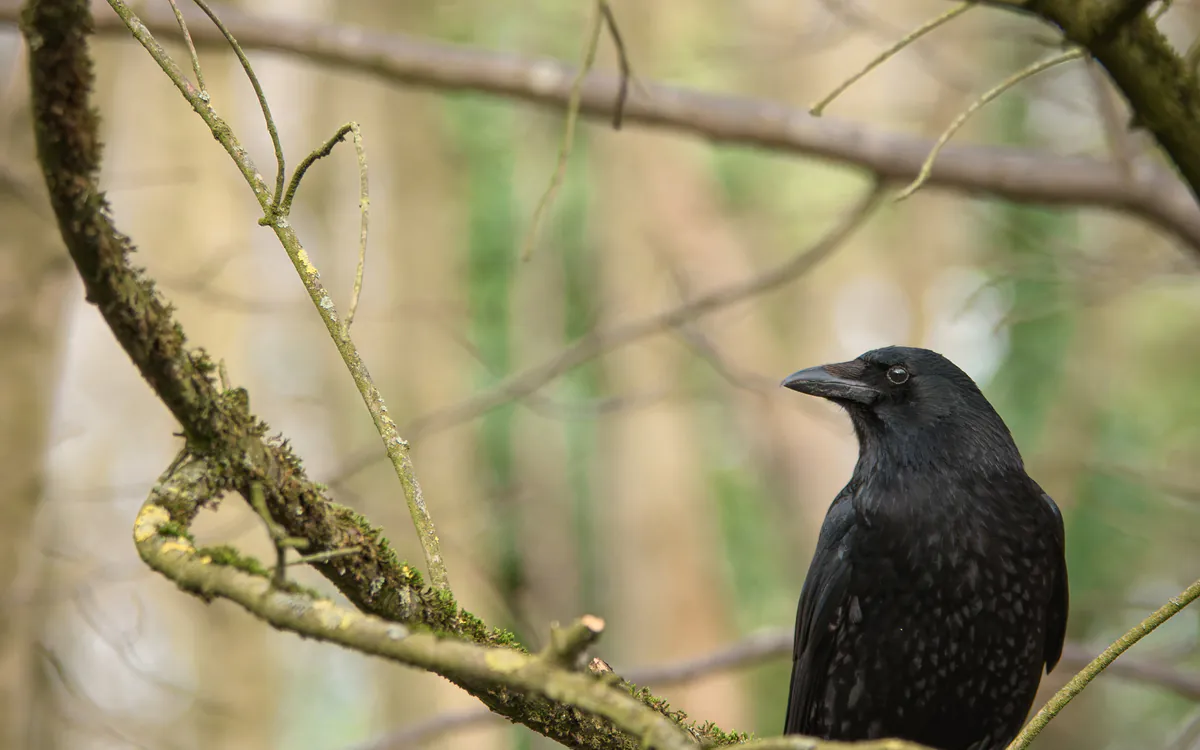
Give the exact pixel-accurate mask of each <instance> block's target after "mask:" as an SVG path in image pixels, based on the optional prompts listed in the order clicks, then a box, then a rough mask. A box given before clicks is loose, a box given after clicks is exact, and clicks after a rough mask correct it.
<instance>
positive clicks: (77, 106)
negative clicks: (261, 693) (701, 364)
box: [22, 0, 722, 750]
mask: <svg viewBox="0 0 1200 750" xmlns="http://www.w3.org/2000/svg"><path fill="white" fill-rule="evenodd" d="M91 25H92V19H91V16H90V12H89V6H88V3H87V2H86V1H85V0H33V2H31V3H30V5H29V7H28V9H27V10H26V11H25V13H24V15H23V19H22V32H23V33H24V35H25V37H26V39H27V40H28V42H29V51H30V52H29V70H30V76H31V79H32V80H31V84H32V85H31V87H30V89H31V104H32V114H33V121H34V130H35V138H36V142H37V151H38V162H39V165H40V166H41V169H42V172H43V176H44V179H45V181H46V185H47V188H48V191H49V196H50V203H51V206H52V208H53V209H54V213H55V216H56V218H57V220H58V226H59V232H60V234H61V235H62V238H63V241H64V243H65V244H66V247H67V250H68V252H69V254H70V256H71V259H72V260H73V261H74V263H75V265H76V268H77V270H78V272H79V275H80V277H81V279H82V281H83V284H84V289H85V291H86V294H87V298H88V300H89V301H90V302H91V303H92V304H95V305H96V306H97V308H98V310H99V312H100V313H101V315H102V316H103V317H104V320H105V322H106V323H107V324H108V326H109V328H110V329H111V330H112V331H113V334H114V335H115V337H116V338H117V341H118V342H119V343H120V344H121V346H122V348H124V349H125V351H126V353H127V354H128V356H129V357H130V359H131V360H132V361H133V363H134V364H135V365H136V366H137V367H138V369H139V371H140V372H141V373H142V375H143V377H145V379H146V380H147V382H148V383H149V384H150V386H151V387H152V388H153V389H154V391H155V393H156V394H157V395H158V397H159V398H160V399H161V400H162V401H163V403H164V404H165V405H166V406H167V408H168V409H169V410H170V411H171V413H172V414H173V415H174V416H175V418H176V419H178V420H179V422H180V424H181V425H182V427H183V431H184V434H185V437H186V438H187V448H186V451H185V452H184V453H183V454H181V456H180V459H179V460H178V461H177V462H176V465H175V466H173V468H178V469H181V470H182V468H183V467H186V466H189V465H191V464H193V463H196V464H199V463H203V464H204V465H205V466H206V467H212V471H213V473H212V474H211V475H209V474H207V473H206V474H205V475H204V477H205V478H204V482H203V483H194V484H193V486H191V487H190V489H187V490H186V491H185V490H184V489H182V488H181V487H180V486H179V485H177V484H171V485H164V486H163V487H162V488H161V490H160V491H159V492H156V495H155V503H156V504H155V505H153V506H152V507H151V509H150V510H148V511H147V513H149V514H150V515H146V516H143V517H141V518H140V521H139V527H138V528H139V531H138V534H137V537H138V539H137V541H138V543H139V548H140V551H141V552H142V554H143V555H144V556H145V557H147V558H149V559H151V560H155V561H157V562H155V563H154V564H155V565H157V566H162V568H163V569H164V570H172V571H174V572H175V574H177V575H176V580H177V582H180V583H181V584H183V585H184V586H185V587H190V588H191V590H193V591H196V592H198V593H201V594H205V592H207V595H209V596H214V595H218V594H221V595H228V596H230V597H232V598H233V599H234V600H235V601H239V602H241V603H243V604H244V605H250V606H248V608H250V609H251V610H252V611H254V609H253V608H254V607H259V606H261V607H266V608H267V609H262V610H259V612H258V613H259V614H260V615H262V614H265V613H268V612H269V613H270V615H271V617H272V618H273V619H272V622H273V623H274V624H277V625H279V626H281V627H292V629H293V630H296V631H297V632H303V633H306V634H309V635H313V636H314V637H316V636H317V635H318V633H317V632H316V631H315V630H313V628H317V627H318V626H320V624H321V622H320V620H321V618H328V617H330V616H332V615H337V617H336V618H335V619H336V622H335V623H334V624H335V625H338V624H342V623H350V624H355V623H368V624H366V625H362V627H363V628H365V630H363V629H357V630H355V632H356V633H358V634H359V636H361V637H364V638H367V639H368V640H371V639H372V638H373V639H374V640H375V642H377V643H386V642H388V640H389V639H392V638H394V637H397V636H398V635H400V634H403V633H405V632H408V630H409V628H400V629H398V630H390V629H389V628H397V627H398V626H397V625H395V624H393V625H387V624H385V623H383V621H384V620H386V621H388V622H390V623H404V624H405V625H408V626H412V627H417V628H421V629H422V630H427V631H429V632H428V633H427V634H423V635H422V636H421V639H422V642H424V641H425V640H430V641H435V642H436V643H438V644H440V645H438V646H436V647H434V646H431V648H435V649H440V650H437V653H441V654H447V653H450V654H459V655H460V656H462V658H463V659H466V660H467V661H465V662H463V664H462V665H460V666H461V668H462V670H463V671H462V679H463V684H464V686H465V687H467V689H468V690H471V689H472V687H471V685H472V684H473V685H474V691H475V692H474V693H473V694H475V695H477V697H479V698H480V699H481V700H482V701H483V702H484V703H485V705H487V706H488V707H489V708H491V709H492V710H493V711H496V712H497V713H499V714H501V715H504V716H507V717H509V718H511V719H513V720H516V721H520V722H522V723H524V724H525V725H526V726H529V727H531V728H533V729H534V730H535V731H538V732H540V733H542V734H544V735H546V736H548V737H551V738H552V739H556V740H559V741H562V742H564V743H567V744H569V745H571V746H573V747H586V748H627V749H628V750H632V749H633V748H636V747H639V746H640V745H641V739H642V738H641V737H640V736H630V735H629V734H627V733H626V732H625V731H623V730H621V729H620V728H618V726H617V725H616V724H614V723H613V722H611V721H609V720H607V719H597V718H594V717H591V716H589V715H586V714H584V713H581V712H580V711H579V710H578V709H577V708H575V707H574V706H571V705H568V704H563V703H561V702H558V699H557V698H556V697H555V696H554V695H547V696H546V697H539V695H540V693H539V694H535V695H532V696H525V695H523V694H522V693H521V691H520V689H513V690H508V689H495V690H491V691H490V692H489V690H488V685H489V684H493V685H494V674H493V677H491V678H489V677H486V674H485V671H486V670H485V667H487V666H488V665H487V664H486V663H485V664H483V666H480V663H479V662H478V658H482V657H481V656H480V655H481V654H486V653H493V652H492V651H487V652H485V651H482V650H478V648H477V646H471V645H470V644H469V643H467V642H468V641H473V642H474V643H475V644H479V645H486V646H493V647H495V646H507V647H508V648H507V649H505V650H502V651H498V652H496V653H502V654H505V656H502V657H491V658H492V659H497V658H498V659H499V661H500V663H501V665H504V664H508V665H510V666H511V667H512V669H513V671H514V672H515V673H517V674H518V680H517V681H516V682H513V683H512V685H513V687H514V688H521V686H526V687H530V689H531V690H534V692H535V693H536V691H537V690H541V689H544V688H545V687H546V685H548V684H549V683H546V684H545V685H544V686H543V688H533V687H531V686H533V685H534V684H535V683H534V682H524V680H525V678H524V677H519V675H520V674H525V675H527V676H530V677H529V679H531V680H533V679H534V678H533V677H532V676H531V675H535V674H536V673H537V672H538V670H545V669H548V667H545V666H542V667H537V668H534V669H526V666H525V665H528V664H529V663H530V661H529V660H531V659H533V657H529V656H527V655H524V654H523V653H522V652H521V651H520V650H519V649H518V648H516V647H513V645H512V636H511V635H510V634H507V633H504V632H502V631H493V630H490V629H489V628H487V627H486V626H485V625H484V623H483V622H482V621H480V620H479V619H478V618H476V617H474V616H473V615H471V614H470V613H468V612H466V611H463V610H460V609H459V608H458V606H457V604H456V603H455V601H454V599H453V597H452V596H450V595H449V593H448V592H445V591H434V590H431V589H430V588H428V587H427V586H425V585H424V583H423V582H422V580H421V576H420V574H419V573H417V572H416V571H415V570H414V569H413V568H412V567H411V566H409V565H406V564H404V563H402V562H400V561H399V560H398V559H397V558H396V557H395V554H394V553H393V552H392V551H391V549H390V548H389V546H388V544H387V542H386V540H384V539H382V537H381V535H380V532H379V530H378V529H377V528H375V527H373V526H371V525H370V523H369V522H368V521H367V520H366V519H364V518H362V517H361V516H359V515H357V514H355V513H353V512H352V511H351V510H349V509H348V508H344V507H341V506H338V505H335V504H334V503H332V502H331V501H330V500H329V499H328V497H327V496H326V495H325V494H324V490H323V489H322V488H320V487H319V486H317V485H315V484H314V483H312V482H311V481H310V480H309V479H308V477H307V476H306V474H305V471H304V468H303V466H302V465H301V463H300V461H299V459H297V457H296V456H295V455H294V454H293V453H292V451H291V449H290V448H289V447H288V445H287V443H286V441H284V440H282V439H281V438H277V439H270V440H268V439H267V438H266V437H265V436H266V435H267V433H268V431H269V428H268V427H267V425H266V424H264V423H263V422H261V421H259V420H258V419H257V418H255V417H254V416H253V415H252V414H251V412H250V410H249V406H248V402H249V396H248V394H247V393H246V391H245V390H243V389H233V390H225V391H218V389H217V387H216V385H215V383H214V380H213V374H214V372H215V370H216V369H217V368H216V366H215V365H214V364H213V362H212V361H211V359H210V358H209V357H208V355H207V354H205V353H204V352H202V351H199V350H192V349H190V348H188V346H187V342H186V339H185V337H184V334H183V330H182V329H181V328H180V327H179V325H178V324H177V323H176V322H175V321H174V319H173V317H172V314H171V309H170V307H169V305H168V304H167V303H166V302H165V300H163V299H162V297H161V296H160V295H159V293H158V292H157V291H156V290H155V288H154V285H153V282H152V281H151V280H150V279H148V278H147V277H146V276H145V275H144V274H143V273H142V272H141V271H140V270H137V269H135V268H134V267H133V266H132V265H131V264H130V262H129V260H130V259H129V255H130V254H131V253H132V252H133V246H132V243H130V241H129V239H128V238H126V237H125V236H124V235H122V234H120V233H119V232H118V231H117V230H116V228H115V227H114V226H113V223H112V221H111V219H110V216H109V211H108V205H107V202H106V201H105V198H104V195H103V193H102V192H101V191H100V189H99V186H98V185H97V183H96V175H97V173H98V171H99V167H100V155H101V152H100V144H99V139H98V137H97V124H98V117H97V115H96V113H95V111H94V110H92V109H91V106H90V101H89V99H90V94H91V86H92V81H93V76H92V62H91V59H90V57H89V54H88V35H89V33H90V29H91ZM257 483H261V486H262V490H263V495H264V500H265V502H266V505H267V507H268V509H269V511H270V513H271V516H272V517H273V518H274V520H275V522H276V523H278V524H279V525H280V526H282V527H283V528H284V529H286V530H287V533H288V534H289V535H290V536H297V537H303V538H304V539H306V540H308V542H309V545H308V547H307V551H309V552H311V553H313V554H319V553H323V552H333V551H345V550H348V549H350V548H354V547H357V548H358V549H359V551H358V552H357V553H355V554H350V555H342V556H339V557H337V558H336V559H332V560H331V559H328V558H327V557H326V558H324V559H321V558H318V559H317V560H316V561H314V562H312V563H311V564H312V565H313V567H314V568H315V569H317V570H318V571H319V572H320V573H321V574H322V575H324V576H325V577H326V578H327V579H329V580H330V581H331V582H332V583H333V584H334V585H335V586H336V587H337V588H338V589H339V590H340V591H341V592H342V593H343V594H344V595H345V596H346V597H347V599H349V600H350V602H351V603H352V604H353V605H354V606H356V607H358V608H359V609H360V610H362V611H363V612H365V613H368V614H369V615H373V616H374V617H371V618H362V617H361V616H360V615H356V614H353V613H348V612H346V613H342V612H341V611H335V610H333V609H331V608H327V607H324V605H320V606H318V605H316V604H314V605H313V608H312V609H311V611H310V610H308V609H303V608H301V610H298V609H296V605H297V600H296V599H295V598H294V595H293V594H287V593H285V592H282V591H275V592H273V593H270V588H269V582H267V581H266V580H265V579H263V580H262V581H261V583H260V582H259V581H258V579H257V577H251V578H250V579H249V580H246V579H245V577H244V576H243V575H242V574H240V573H238V572H237V571H236V570H234V569H233V568H231V567H230V566H214V565H213V564H212V560H210V561H209V562H208V563H202V562H200V560H199V559H198V558H197V557H196V556H195V551H194V550H189V547H190V543H189V542H186V536H183V537H178V536H177V537H171V533H174V534H184V535H186V529H187V526H188V524H189V523H190V522H191V520H192V519H193V518H194V517H195V515H196V514H197V513H198V512H199V510H200V507H201V504H202V503H205V502H210V501H211V500H210V498H212V497H215V496H216V493H218V492H224V491H228V490H234V491H237V492H239V493H241V494H242V495H243V496H244V497H247V498H248V497H250V496H251V487H252V486H254V485H255V484H257ZM147 545H149V546H147ZM224 552H225V553H226V555H225V556H226V557H229V555H228V552H230V551H229V550H225V551H224ZM230 562H233V563H235V564H243V565H245V566H246V567H248V568H250V569H253V570H256V571H257V572H259V573H262V574H264V575H265V574H266V570H265V568H262V566H261V565H260V564H258V563H257V562H255V561H246V560H243V559H240V558H238V559H232V560H230ZM214 570H216V571H217V572H216V573H214V572H213V571H214ZM285 586H286V587H288V588H293V587H290V586H289V585H288V584H286V582H285ZM294 590H295V589H294V588H293V591H294ZM264 591H267V592H268V593H267V594H266V596H265V598H264ZM256 602H258V603H257V604H256ZM314 613H315V614H314ZM322 613H323V614H322ZM347 618H350V619H347ZM354 618H358V619H354ZM326 624H328V622H326ZM356 627H357V626H356ZM371 634H374V635H371ZM327 635H330V639H332V640H337V638H336V633H329V634H327ZM448 636H449V637H448ZM356 637H358V636H356ZM380 639H382V640H380ZM347 645H351V646H353V645H355V644H354V643H349V644H347ZM401 655H402V652H401V651H396V652H393V653H392V657H393V658H400V656H401ZM412 656H413V659H414V661H413V662H412V663H418V662H417V661H415V660H416V659H419V658H426V659H428V664H429V665H430V668H432V667H433V665H434V664H435V663H437V660H436V658H435V656H436V655H435V656H429V655H428V654H427V656H426V657H419V656H417V655H415V654H413V655H412ZM405 658H407V657H405ZM447 663H449V662H447ZM472 665H474V666H472ZM493 666H494V665H493ZM481 670H482V671H481ZM476 678H480V679H482V680H483V682H474V683H473V682H472V681H473V680H475V679H476ZM578 679H590V678H586V677H584V676H579V677H578ZM489 680H492V681H493V682H490V683H489ZM564 684H567V683H564ZM570 684H575V685H578V684H579V683H578V682H574V683H570ZM595 689H596V690H604V691H606V693H605V694H606V695H608V694H609V693H611V692H612V689H611V688H609V687H606V686H604V685H603V684H601V683H596V688H595ZM559 697H562V696H559ZM584 698H585V699H586V700H588V701H602V702H608V701H611V700H615V699H612V698H611V695H610V696H609V697H602V696H599V695H593V696H592V697H590V698H589V697H587V696H584ZM633 698H636V701H635V702H637V703H641V704H646V705H650V706H651V707H652V708H653V709H654V710H656V711H657V712H658V713H659V714H662V715H664V716H665V717H666V719H667V720H668V721H667V724H678V723H680V720H681V717H680V716H679V715H678V714H677V713H675V712H669V709H667V707H666V706H665V704H663V703H662V702H661V701H659V700H658V699H655V698H654V697H653V696H651V695H649V693H638V694H636V695H635V696H633ZM631 700H632V699H631ZM596 705H597V706H599V704H596ZM608 705H609V708H610V709H612V710H614V711H616V710H620V711H624V710H625V709H623V708H619V706H618V705H617V704H615V703H608ZM620 705H621V706H626V707H627V708H628V705H627V702H622V703H620ZM588 710H589V711H590V710H591V709H588ZM594 713H596V714H597V715H598V716H608V714H609V713H611V711H609V709H603V710H597V711H594ZM614 715H615V714H614ZM638 715H640V716H642V717H643V718H642V719H636V721H639V722H644V724H643V725H642V726H644V728H645V731H647V732H650V734H651V735H652V736H655V737H658V736H660V735H661V736H663V737H665V738H666V739H665V741H666V742H667V743H668V744H669V745H673V746H678V745H677V744H675V740H673V739H671V738H672V737H676V736H682V735H683V730H682V729H679V728H672V729H671V730H669V731H668V730H665V729H662V728H661V725H662V723H661V722H659V720H658V719H653V720H650V719H649V718H646V717H647V715H646V714H645V713H644V712H641V713H639V714H638ZM632 717H633V714H629V715H628V717H627V718H632ZM622 721H623V720H622ZM630 726H633V725H630ZM716 731H718V732H719V730H716ZM664 732H665V734H664ZM695 736H699V737H705V738H706V739H711V738H712V737H716V736H722V735H716V734H714V733H713V732H712V731H711V730H696V731H695Z"/></svg>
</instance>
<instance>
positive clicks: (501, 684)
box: [133, 458, 697, 750]
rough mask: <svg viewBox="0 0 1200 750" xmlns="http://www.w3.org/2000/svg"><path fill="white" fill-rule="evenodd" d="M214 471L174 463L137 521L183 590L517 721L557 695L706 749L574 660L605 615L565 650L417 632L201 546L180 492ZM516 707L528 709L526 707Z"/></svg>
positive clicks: (145, 550)
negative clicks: (443, 686)
mask: <svg viewBox="0 0 1200 750" xmlns="http://www.w3.org/2000/svg"><path fill="white" fill-rule="evenodd" d="M215 474H216V476H213V472H210V467H209V465H208V462H207V461H205V460H202V459H197V458H188V459H185V460H184V461H182V462H180V463H179V464H178V465H176V466H172V467H171V468H169V469H168V470H167V471H166V472H165V473H164V474H163V476H162V477H160V478H159V481H158V482H157V483H156V484H155V486H154V488H153V489H152V490H151V493H150V497H149V499H148V500H147V501H146V503H145V505H143V506H142V509H141V511H140V512H139V513H138V517H137V521H136V523H135V524H134V529H133V538H134V542H135V544H136V545H137V550H138V554H139V555H141V557H142V560H144V561H145V562H146V564H147V565H149V566H150V567H151V568H153V569H154V570H156V571H158V572H159V573H161V574H162V575H164V576H165V577H166V578H168V579H169V580H171V581H172V582H174V583H175V584H176V585H177V586H179V588H180V589H182V590H183V591H186V592H188V593H191V594H194V595H196V596H198V597H200V598H202V599H205V600H206V601H211V600H212V599H215V598H221V599H227V600H229V601H232V602H234V603H236V604H238V605H239V606H241V607H242V608H243V609H245V610H246V611H247V612H249V613H250V614H252V615H254V616H255V617H258V618H259V619H261V620H263V621H264V622H267V623H269V624H270V625H272V626H274V627H276V628H279V629H280V630H286V631H289V632H292V633H297V634H299V635H302V636H305V637H307V638H315V639H317V640H321V641H326V642H330V643H336V644H338V645H341V646H345V647H346V648H351V649H353V650H355V651H358V652H360V653H364V654H370V655H373V656H380V657H383V658H386V659H390V660H392V661H396V662H399V663H401V664H406V665H408V666H412V667H418V668H420V669H425V670H428V671H430V672H433V673H435V674H439V675H442V676H443V677H445V678H447V679H449V680H450V681H451V682H453V683H455V684H456V685H459V686H460V687H462V688H463V689H465V690H466V691H467V692H469V693H471V694H472V695H476V696H478V697H479V698H480V699H481V700H483V701H484V702H485V703H488V704H489V705H492V706H498V707H502V708H506V709H508V710H509V713H507V714H506V715H508V716H510V718H513V719H514V720H517V721H522V722H523V723H526V724H529V725H530V726H532V727H534V728H535V729H536V728H539V724H540V723H541V722H540V721H539V718H538V717H539V716H544V715H545V713H544V712H545V710H546V708H547V707H548V706H549V705H550V703H551V702H555V703H561V704H566V705H569V706H572V707H574V708H575V709H577V710H578V711H580V712H582V713H584V714H590V715H592V716H595V717H599V718H601V719H604V720H605V721H607V722H611V723H612V725H613V726H615V727H616V728H618V729H619V730H620V731H621V732H622V733H623V734H624V735H626V736H627V737H630V738H638V739H639V740H640V742H641V743H642V744H643V746H647V747H655V748H662V750H688V749H689V748H694V747H696V746H697V745H696V742H695V740H694V739H693V738H692V737H691V736H690V735H689V734H688V733H687V732H686V731H685V730H684V729H683V728H681V727H680V726H679V724H678V723H677V722H675V721H673V720H672V719H671V718H669V717H668V716H666V715H664V714H663V713H660V712H659V711H656V710H655V709H654V708H651V707H650V706H648V705H646V704H645V703H643V702H642V701H640V700H638V699H637V698H636V697H635V696H634V695H632V694H630V692H629V691H626V690H623V689H621V688H620V687H619V686H617V685H616V684H615V682H616V681H615V680H612V679H602V678H599V677H597V676H596V675H593V674H591V673H587V672H582V671H577V670H574V669H570V668H568V667H567V664H568V662H569V660H570V659H571V658H573V657H572V655H573V654H575V653H577V652H578V651H581V650H582V648H583V647H584V645H585V644H587V643H590V642H591V641H592V640H594V639H595V638H596V637H597V636H598V635H599V633H600V631H601V630H602V629H603V621H602V620H600V619H599V618H596V617H592V616H590V615H589V616H585V617H583V618H582V619H581V620H580V621H579V622H578V623H576V624H575V625H574V626H572V627H570V628H567V629H565V630H564V631H560V632H562V633H567V634H570V636H569V637H568V636H561V637H560V638H559V641H561V643H562V647H561V649H557V650H551V651H550V652H549V653H547V654H546V655H543V656H531V655H529V654H524V653H521V652H519V651H515V650H512V649H508V648H502V647H501V648H496V647H491V648H489V647H485V646H480V645H477V644H473V643H468V642H466V641H461V640H457V639H447V638H443V637H441V636H440V635H438V634H436V633H429V632H420V631H416V630H412V629H410V628H408V627H406V626H404V625H400V624H397V623H394V622H388V621H386V620H383V619H381V618H379V617H374V616H372V615H365V614H361V613H359V612H354V611H352V610H349V609H345V608H342V607H339V606H337V605H335V604H334V603H333V602H331V601H330V600H328V599H322V598H316V597H313V596H312V595H310V594H308V593H306V592H304V591H302V590H298V589H297V588H296V587H294V586H289V587H287V589H285V590H281V589H279V588H276V586H274V585H273V584H272V581H271V579H270V577H269V576H268V575H267V574H266V571H258V570H256V569H255V567H254V566H253V565H252V564H247V563H246V562H245V561H243V560H221V561H219V560H218V559H217V556H216V555H215V554H212V553H208V552H207V551H206V550H197V549H196V548H195V547H194V546H193V545H192V543H191V541H190V539H189V538H188V537H187V525H186V523H182V522H181V519H182V516H181V515H180V514H179V513H178V503H179V500H180V498H191V499H194V500H197V501H200V502H207V501H208V500H209V499H211V498H213V497H215V495H216V493H217V492H219V489H220V484H221V482H220V473H219V472H215ZM168 509H175V511H176V512H174V513H173V512H172V511H171V510H168ZM556 642H558V641H556ZM513 708H520V709H522V710H521V711H520V712H519V713H518V712H515V711H513V710H512V709H513ZM536 708H540V709H541V712H539V711H537V710H534V709H536Z"/></svg>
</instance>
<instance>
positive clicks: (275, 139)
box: [192, 0, 286, 206]
mask: <svg viewBox="0 0 1200 750" xmlns="http://www.w3.org/2000/svg"><path fill="white" fill-rule="evenodd" d="M192 2H194V3H196V6H197V7H199V8H200V10H202V11H204V14H205V15H206V16H208V17H209V19H210V20H212V22H213V25H214V26H216V27H217V29H218V30H219V31H220V32H221V35H222V36H223V37H225V41H227V42H229V46H230V47H232V48H233V53H234V54H235V55H237V59H238V62H240V63H241V64H242V70H244V71H246V77H247V78H249V79H250V85H251V86H253V87H254V96H256V97H257V98H258V106H260V107H261V108H262V113H263V119H264V120H266V122H267V133H268V134H269V135H270V136H271V146H272V147H274V149H275V198H274V200H273V201H271V205H272V206H278V205H279V201H280V199H282V198H283V181H284V179H286V170H285V168H284V162H283V143H282V142H280V140H279V129H278V128H276V127H275V118H273V117H271V107H270V106H268V105H267V95H266V94H265V93H263V88H262V84H260V83H259V82H258V76H257V75H255V74H254V67H253V66H252V65H250V58H249V57H246V53H245V52H243V51H242V46H241V45H240V44H238V41H237V39H235V38H234V37H233V34H232V32H230V31H229V29H228V27H226V26H225V24H224V23H223V22H222V21H221V19H220V17H219V16H217V14H216V13H215V12H213V9H212V8H210V7H209V6H208V3H207V2H205V0H192ZM206 98H207V97H206Z"/></svg>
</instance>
